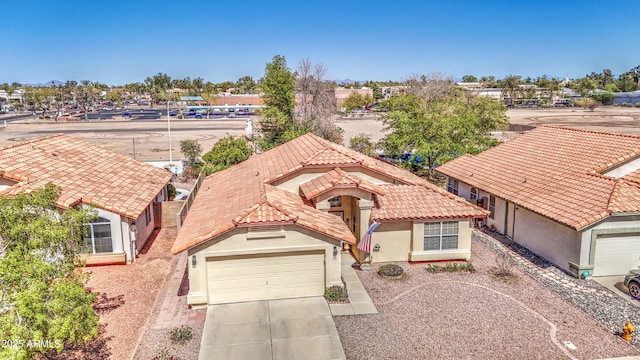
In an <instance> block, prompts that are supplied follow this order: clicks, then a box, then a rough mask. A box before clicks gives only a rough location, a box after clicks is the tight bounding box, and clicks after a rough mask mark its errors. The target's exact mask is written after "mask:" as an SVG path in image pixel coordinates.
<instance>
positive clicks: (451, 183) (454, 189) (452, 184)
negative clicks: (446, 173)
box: [447, 178, 458, 195]
mask: <svg viewBox="0 0 640 360" xmlns="http://www.w3.org/2000/svg"><path fill="white" fill-rule="evenodd" d="M447 191H448V192H450V193H452V194H454V195H458V180H456V179H452V178H449V180H448V181H447Z"/></svg>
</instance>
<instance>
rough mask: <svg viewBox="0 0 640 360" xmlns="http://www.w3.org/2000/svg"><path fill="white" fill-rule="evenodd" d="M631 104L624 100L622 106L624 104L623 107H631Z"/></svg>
mask: <svg viewBox="0 0 640 360" xmlns="http://www.w3.org/2000/svg"><path fill="white" fill-rule="evenodd" d="M629 105H630V104H629V103H628V102H626V101H625V102H623V103H622V104H620V106H622V107H629Z"/></svg>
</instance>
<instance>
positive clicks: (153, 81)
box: [144, 73, 172, 107]
mask: <svg viewBox="0 0 640 360" xmlns="http://www.w3.org/2000/svg"><path fill="white" fill-rule="evenodd" d="M144 85H145V88H146V91H147V92H148V93H149V95H150V96H151V104H150V105H151V107H153V105H154V104H155V103H156V102H157V101H158V100H160V99H164V98H165V97H166V94H167V90H169V89H170V88H171V85H172V83H171V77H170V76H169V75H167V74H164V73H157V74H156V75H153V76H151V77H147V78H146V79H145V80H144Z"/></svg>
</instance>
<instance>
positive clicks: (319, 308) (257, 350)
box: [199, 297, 345, 360]
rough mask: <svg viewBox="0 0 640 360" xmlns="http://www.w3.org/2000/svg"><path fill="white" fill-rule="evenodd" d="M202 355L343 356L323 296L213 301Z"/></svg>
mask: <svg viewBox="0 0 640 360" xmlns="http://www.w3.org/2000/svg"><path fill="white" fill-rule="evenodd" d="M199 359H200V360H210V359H238V360H241V359H246V360H254V359H255V360H259V359H265V360H267V359H269V360H272V359H273V360H275V359H307V360H312V359H318V360H320V359H322V360H326V359H345V355H344V350H343V349H342V343H341V342H340V337H339V336H338V331H337V330H336V326H335V324H334V322H333V318H332V317H331V312H330V310H329V305H328V304H327V302H326V300H325V299H324V298H323V297H310V298H299V299H284V300H267V301H253V302H245V303H237V304H224V305H211V306H209V307H208V309H207V318H206V320H205V323H204V330H203V333H202V342H201V344H200V355H199Z"/></svg>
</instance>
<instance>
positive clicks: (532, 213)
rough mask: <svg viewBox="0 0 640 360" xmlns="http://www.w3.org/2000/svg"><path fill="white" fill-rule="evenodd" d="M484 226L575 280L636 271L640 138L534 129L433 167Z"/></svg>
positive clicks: (639, 225)
mask: <svg viewBox="0 0 640 360" xmlns="http://www.w3.org/2000/svg"><path fill="white" fill-rule="evenodd" d="M437 170H438V171H439V172H441V173H442V174H445V175H447V176H448V182H447V184H448V186H447V187H448V190H449V191H450V192H452V193H454V194H457V195H459V196H462V197H464V198H467V199H469V200H471V201H479V203H480V204H482V205H483V206H484V207H485V208H487V209H489V210H490V211H491V215H490V216H489V217H488V219H487V223H488V225H490V226H491V225H493V226H495V227H496V228H497V230H498V231H499V232H500V233H502V234H504V235H506V236H507V237H509V238H511V239H513V240H514V241H515V242H516V243H518V244H520V245H522V246H524V247H526V248H528V249H529V250H531V251H533V252H535V253H537V254H539V255H541V256H543V257H544V258H546V259H548V260H550V261H551V262H553V263H554V264H556V265H557V266H559V267H560V268H562V269H564V270H566V271H570V272H571V273H573V274H576V275H588V274H593V275H594V276H598V275H619V274H626V273H627V272H628V271H629V270H631V269H636V268H638V266H639V265H640V137H639V136H632V135H622V134H612V133H604V132H594V131H584V130H575V129H566V128H559V127H549V126H544V127H539V128H537V129H534V130H531V131H529V132H527V133H525V134H524V135H520V136H518V137H516V138H515V139H513V140H510V141H507V142H506V143H504V144H501V145H499V146H497V147H495V148H492V149H489V150H487V151H485V152H483V153H480V154H478V155H475V156H472V155H464V156H461V157H459V158H457V159H455V160H453V161H451V162H448V163H446V164H444V165H442V166H439V167H438V168H437Z"/></svg>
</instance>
